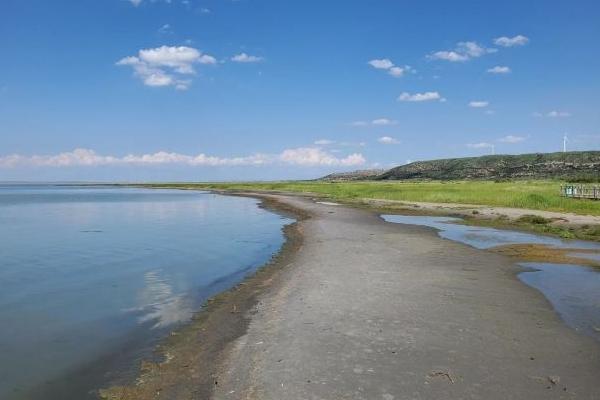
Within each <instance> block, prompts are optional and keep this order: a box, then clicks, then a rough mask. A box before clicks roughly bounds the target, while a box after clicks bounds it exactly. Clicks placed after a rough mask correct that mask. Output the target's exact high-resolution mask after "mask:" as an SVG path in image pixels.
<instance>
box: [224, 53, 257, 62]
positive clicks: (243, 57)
mask: <svg viewBox="0 0 600 400" xmlns="http://www.w3.org/2000/svg"><path fill="white" fill-rule="evenodd" d="M263 60H264V58H263V57H258V56H251V55H249V54H246V53H240V54H236V55H235V56H233V57H231V61H234V62H239V63H257V62H261V61H263Z"/></svg>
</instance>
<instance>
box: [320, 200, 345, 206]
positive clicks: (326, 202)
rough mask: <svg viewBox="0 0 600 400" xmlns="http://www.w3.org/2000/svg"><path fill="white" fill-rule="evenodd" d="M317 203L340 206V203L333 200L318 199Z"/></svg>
mask: <svg viewBox="0 0 600 400" xmlns="http://www.w3.org/2000/svg"><path fill="white" fill-rule="evenodd" d="M315 203H317V204H323V205H325V206H339V205H340V203H334V202H332V201H316V202H315Z"/></svg>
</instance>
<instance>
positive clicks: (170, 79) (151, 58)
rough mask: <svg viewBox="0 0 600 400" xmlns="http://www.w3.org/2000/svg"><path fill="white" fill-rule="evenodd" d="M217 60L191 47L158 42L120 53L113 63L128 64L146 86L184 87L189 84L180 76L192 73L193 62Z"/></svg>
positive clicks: (206, 62)
mask: <svg viewBox="0 0 600 400" xmlns="http://www.w3.org/2000/svg"><path fill="white" fill-rule="evenodd" d="M216 63H217V60H216V59H215V58H214V57H213V56H210V55H208V54H203V53H202V52H200V51H199V50H197V49H195V48H193V47H187V46H161V47H157V48H154V49H143V50H140V51H139V52H138V55H137V56H129V57H124V58H122V59H121V60H119V61H118V62H117V65H120V66H123V65H126V66H130V67H132V68H133V70H134V73H135V75H136V76H138V77H139V78H140V79H141V80H142V82H144V84H145V85H146V86H155V87H157V86H174V87H175V88H177V89H182V90H185V89H187V88H188V87H189V85H190V84H191V81H190V80H189V79H183V78H182V76H185V75H194V74H195V73H196V71H195V69H194V64H216Z"/></svg>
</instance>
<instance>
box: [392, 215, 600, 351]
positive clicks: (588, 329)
mask: <svg viewBox="0 0 600 400" xmlns="http://www.w3.org/2000/svg"><path fill="white" fill-rule="evenodd" d="M381 217H382V218H383V219H384V220H386V221H388V222H394V223H400V224H408V225H421V226H428V227H431V228H435V229H437V230H438V234H439V235H440V236H441V237H443V238H445V239H449V240H453V241H457V242H461V243H464V244H467V245H469V246H472V247H475V248H478V249H489V248H492V247H496V246H501V245H508V244H523V243H533V244H543V245H547V246H550V247H555V248H569V249H600V244H599V243H595V242H586V241H582V240H563V239H559V238H553V237H549V236H543V235H536V234H533V233H526V232H518V231H511V230H505V229H494V228H488V227H476V226H469V225H464V224H460V221H461V219H460V218H451V217H431V216H412V215H382V216H381ZM572 255H573V256H576V257H582V258H589V259H592V260H600V258H599V255H598V254H586V253H577V251H576V250H575V251H574V252H573V253H572ZM520 265H522V266H524V267H525V268H527V271H525V272H522V273H520V274H519V279H521V281H523V282H524V283H526V284H528V285H530V286H532V287H534V288H536V289H537V290H539V291H541V292H542V293H543V294H544V296H546V298H547V299H548V300H549V301H550V303H551V304H552V305H553V307H554V308H555V309H556V311H557V312H558V313H559V314H560V316H561V317H562V318H563V320H564V321H565V322H566V323H567V324H568V325H569V326H571V327H572V328H574V329H576V330H578V331H581V332H583V333H585V334H587V335H590V336H592V337H594V338H596V339H598V340H600V270H598V269H594V268H589V267H585V266H581V265H570V264H568V265H565V264H550V263H521V264H520Z"/></svg>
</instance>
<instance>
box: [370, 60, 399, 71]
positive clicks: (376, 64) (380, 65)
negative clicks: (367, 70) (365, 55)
mask: <svg viewBox="0 0 600 400" xmlns="http://www.w3.org/2000/svg"><path fill="white" fill-rule="evenodd" d="M368 64H369V65H370V66H372V67H373V68H376V69H390V68H392V67H393V66H394V63H393V62H392V61H391V60H390V59H388V58H382V59H375V60H371V61H369V62H368Z"/></svg>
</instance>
